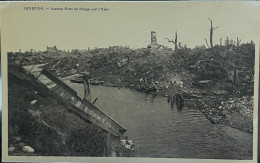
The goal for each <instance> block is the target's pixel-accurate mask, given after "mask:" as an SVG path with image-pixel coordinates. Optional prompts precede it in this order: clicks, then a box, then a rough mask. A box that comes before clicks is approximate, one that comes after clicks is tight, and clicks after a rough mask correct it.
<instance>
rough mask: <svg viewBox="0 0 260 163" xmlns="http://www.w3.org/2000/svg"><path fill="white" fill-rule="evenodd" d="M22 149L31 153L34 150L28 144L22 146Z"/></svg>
mask: <svg viewBox="0 0 260 163" xmlns="http://www.w3.org/2000/svg"><path fill="white" fill-rule="evenodd" d="M23 151H24V152H28V153H33V152H34V149H33V148H32V147H30V146H24V147H23Z"/></svg>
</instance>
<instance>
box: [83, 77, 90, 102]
mask: <svg viewBox="0 0 260 163" xmlns="http://www.w3.org/2000/svg"><path fill="white" fill-rule="evenodd" d="M83 85H84V99H86V100H88V101H90V102H91V92H90V81H89V79H88V77H87V75H84V76H83Z"/></svg>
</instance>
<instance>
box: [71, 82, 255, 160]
mask: <svg viewBox="0 0 260 163" xmlns="http://www.w3.org/2000/svg"><path fill="white" fill-rule="evenodd" d="M66 83H67V84H69V85H70V86H71V87H72V88H73V89H74V90H76V91H77V92H78V94H79V96H81V97H83V85H82V84H75V83H70V82H69V81H67V82H66ZM95 98H98V100H97V101H96V103H95V105H96V106H97V107H98V108H100V109H101V110H102V111H104V112H105V113H106V114H107V115H108V116H110V117H111V118H113V119H114V120H115V121H117V122H118V123H120V124H121V125H123V126H124V127H125V128H127V132H126V133H125V135H127V136H128V137H129V139H131V140H133V141H134V143H135V155H136V156H137V157H138V156H139V157H164V158H168V157H172V158H201V159H202V158H212V159H213V158H222V159H225V158H226V159H252V151H253V149H252V148H253V136H252V134H250V133H247V132H243V131H240V130H237V129H234V128H231V127H227V126H224V125H217V124H211V123H210V122H209V121H208V120H207V119H206V118H205V117H204V115H203V114H202V113H201V112H200V111H198V110H195V109H193V108H188V107H184V108H183V110H182V111H177V109H171V107H170V105H169V104H168V103H167V100H166V98H165V97H158V96H157V97H154V96H152V95H145V94H142V93H140V92H137V91H133V90H130V89H128V88H121V89H118V88H112V87H104V86H92V101H93V100H94V99H95Z"/></svg>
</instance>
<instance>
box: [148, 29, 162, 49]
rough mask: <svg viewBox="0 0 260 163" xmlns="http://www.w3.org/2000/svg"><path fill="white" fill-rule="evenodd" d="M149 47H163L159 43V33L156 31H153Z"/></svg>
mask: <svg viewBox="0 0 260 163" xmlns="http://www.w3.org/2000/svg"><path fill="white" fill-rule="evenodd" d="M147 47H148V48H152V49H158V48H163V46H162V45H159V44H158V43H157V34H156V32H155V31H151V44H149V45H148V46H147Z"/></svg>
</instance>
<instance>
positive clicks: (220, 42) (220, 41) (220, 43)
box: [219, 38, 222, 46]
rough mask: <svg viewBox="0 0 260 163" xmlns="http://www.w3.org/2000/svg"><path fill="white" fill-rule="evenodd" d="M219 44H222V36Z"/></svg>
mask: <svg viewBox="0 0 260 163" xmlns="http://www.w3.org/2000/svg"><path fill="white" fill-rule="evenodd" d="M219 45H220V46H222V38H220V40H219Z"/></svg>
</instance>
